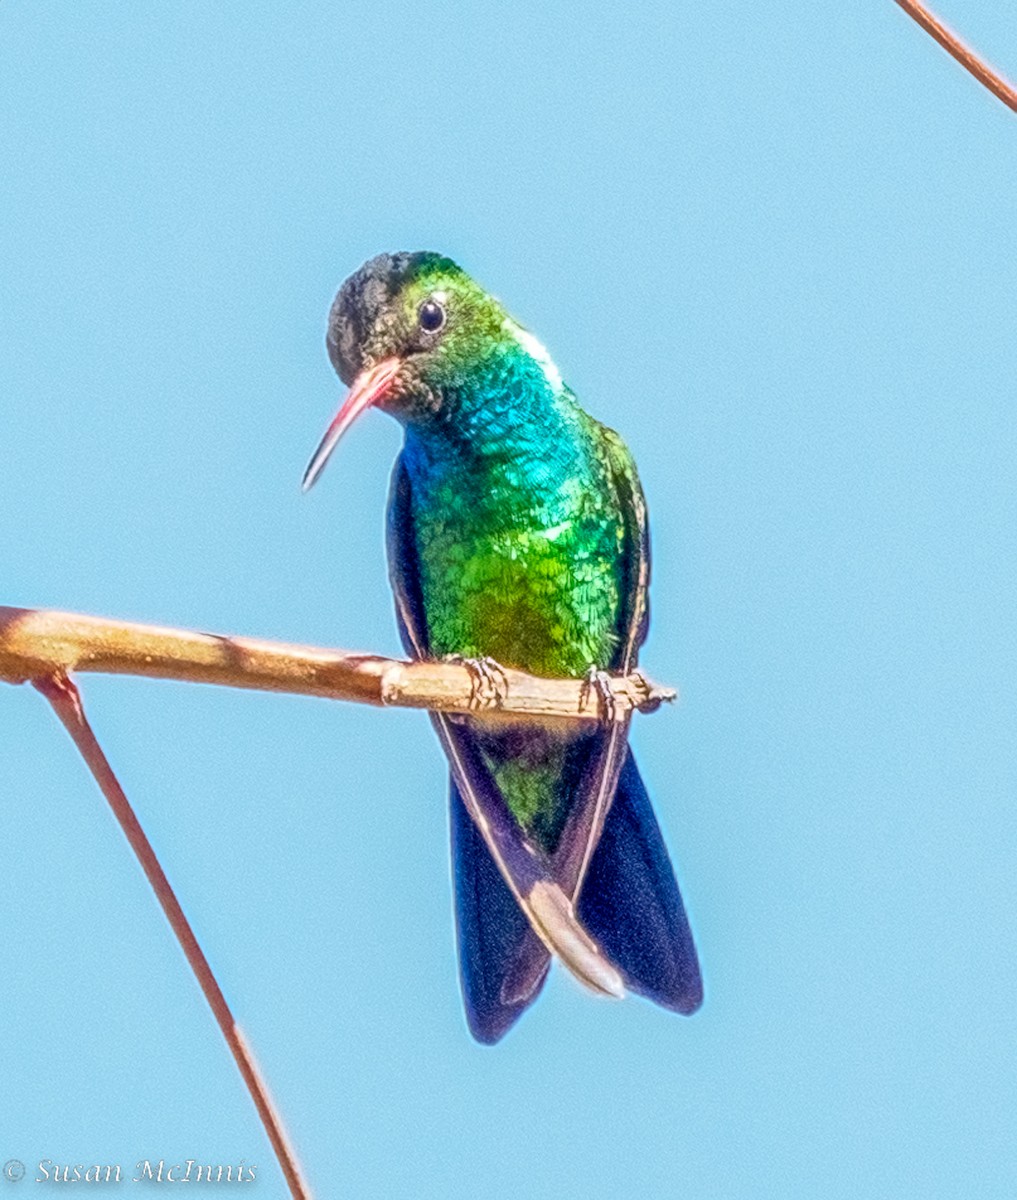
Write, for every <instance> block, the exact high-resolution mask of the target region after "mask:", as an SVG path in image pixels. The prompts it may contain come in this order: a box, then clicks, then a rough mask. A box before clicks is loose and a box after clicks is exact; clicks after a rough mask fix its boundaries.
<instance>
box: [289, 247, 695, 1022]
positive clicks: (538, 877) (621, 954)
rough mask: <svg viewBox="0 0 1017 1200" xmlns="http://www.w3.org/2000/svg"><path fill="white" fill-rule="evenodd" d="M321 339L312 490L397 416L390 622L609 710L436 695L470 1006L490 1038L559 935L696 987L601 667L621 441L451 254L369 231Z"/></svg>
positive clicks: (626, 455)
mask: <svg viewBox="0 0 1017 1200" xmlns="http://www.w3.org/2000/svg"><path fill="white" fill-rule="evenodd" d="M326 345H327V349H328V354H329V358H330V359H331V362H332V365H333V366H334V368H335V370H336V372H337V373H338V375H339V377H340V379H341V380H342V382H343V383H344V384H346V386H347V387H348V389H349V391H348V393H347V395H346V397H345V400H344V401H343V403H342V405H341V407H340V408H339V411H338V413H337V414H336V416H335V418H334V420H333V421H332V423H331V424H330V425H329V427H328V428H327V430H326V432H325V434H324V436H323V438H322V440H321V443H320V444H319V446H318V448H317V450H316V451H315V453H314V455H313V456H312V458H311V461H310V463H309V465H308V467H307V471H306V473H305V475H304V480H303V487H304V490H305V491H306V490H307V489H308V488H310V487H311V486H312V484H313V483H314V482H315V480H316V479H317V478H318V476H319V474H320V473H321V471H322V469H323V468H324V466H325V463H326V461H327V460H328V458H329V456H330V455H331V454H332V452H333V450H334V449H335V447H336V445H337V444H338V442H339V440H340V439H341V438H342V436H343V434H344V433H345V432H346V430H347V429H349V427H350V426H351V425H352V424H353V422H354V421H355V420H356V419H357V418H358V417H359V416H360V415H361V414H362V413H364V412H365V411H366V410H368V409H369V408H378V409H381V410H382V411H383V412H387V413H389V414H391V415H392V416H393V417H395V418H396V420H398V421H399V422H400V423H401V424H402V426H403V427H404V430H405V437H404V443H403V448H402V451H401V453H400V455H399V457H398V459H397V461H396V464H395V468H394V471H393V475H392V481H391V487H390V493H389V504H388V514H387V527H386V546H387V557H388V567H389V578H390V581H391V585H392V590H393V593H394V597H395V607H396V617H397V623H398V626H399V632H400V636H401V639H402V642H403V645H404V647H405V649H406V652H407V654H409V655H410V656H411V657H413V658H417V659H429V660H443V659H448V660H453V661H458V662H461V663H463V664H465V665H466V666H467V667H468V668H469V669H470V670H471V673H472V674H473V675H474V679H475V684H476V686H478V687H482V686H488V685H490V686H493V687H494V688H495V690H496V691H497V689H498V688H499V686H501V684H502V683H503V682H504V676H503V675H502V669H503V668H515V669H517V670H520V671H525V672H528V673H530V674H533V675H540V676H544V677H553V678H560V677H570V678H583V679H585V680H587V682H588V685H589V686H591V687H595V688H597V690H598V692H599V693H600V695H601V698H602V710H603V712H604V715H605V719H604V720H603V721H601V722H600V723H598V724H597V725H596V727H595V728H594V729H590V728H580V727H579V723H578V722H567V721H561V720H558V721H552V720H544V721H533V720H530V721H526V722H523V721H515V722H508V721H506V720H501V721H499V722H494V721H490V720H485V719H483V718H479V717H470V716H453V715H450V714H443V713H432V714H431V720H432V723H433V725H434V727H435V730H436V732H437V735H438V738H439V741H440V742H441V745H442V747H443V749H444V751H445V754H446V757H447V759H448V763H449V768H450V785H449V806H450V828H451V850H452V870H453V877H454V896H455V912H456V934H457V944H458V952H459V968H460V982H461V987H462V994H463V1002H464V1007H465V1010H466V1017H467V1023H468V1025H469V1028H470V1031H471V1033H472V1034H473V1036H474V1037H475V1038H476V1039H477V1040H478V1041H479V1042H482V1043H488V1044H490V1043H494V1042H497V1041H498V1040H499V1039H500V1038H501V1037H502V1036H503V1035H504V1034H505V1033H506V1032H507V1031H508V1029H509V1028H510V1027H511V1026H512V1025H513V1024H514V1023H515V1021H516V1020H517V1019H518V1018H519V1016H520V1015H521V1014H522V1013H523V1012H524V1011H525V1009H526V1008H527V1007H528V1006H529V1005H530V1004H531V1003H532V1002H533V1001H534V999H536V996H537V995H538V993H539V992H540V989H541V987H542V986H543V983H544V980H545V979H546V977H547V973H548V967H549V964H550V962H551V959H552V957H557V958H558V959H559V960H560V961H561V962H562V963H563V964H564V965H565V966H566V967H567V968H568V969H569V970H570V971H571V972H572V973H573V974H574V975H575V976H576V977H577V978H578V979H579V980H580V981H581V982H582V983H583V984H585V985H586V986H587V987H588V988H589V989H590V990H592V991H594V992H597V993H599V994H602V995H608V996H621V995H623V994H624V993H625V991H626V989H630V990H632V991H634V992H637V993H639V994H642V995H644V996H646V997H648V998H649V999H651V1000H653V1001H655V1002H656V1003H657V1004H660V1005H662V1006H664V1007H665V1008H668V1009H671V1010H673V1011H676V1012H680V1013H692V1012H694V1011H695V1010H696V1009H697V1008H698V1007H699V1005H700V1004H701V1003H702V996H703V989H702V980H701V976H700V970H699V963H698V959H697V956H696V950H695V945H694V942H693V938H692V932H691V930H690V927H689V922H688V918H687V916H686V912H685V907H684V904H683V902H682V897H681V893H680V891H679V888H678V884H677V882H676V879H675V874H674V870H673V868H672V865H671V861H670V858H669V856H668V852H667V848H666V846H665V844H664V841H663V838H662V835H661V832H660V828H659V826H658V824H657V820H656V817H655V816H654V812H653V808H652V807H651V804H650V800H649V797H648V795H647V792H646V788H645V787H644V785H643V781H642V778H641V776H640V773H639V770H638V768H637V766H636V763H635V760H634V758H633V756H632V751H631V749H630V748H629V747H628V718H627V717H621V718H618V717H616V715H615V714H614V713H613V712H612V711H611V705H610V703H609V700H610V693H609V691H608V690H607V689H606V688H605V687H604V684H605V680H606V675H605V673H606V672H614V673H623V674H627V673H629V672H631V671H633V670H635V668H636V665H637V657H638V652H639V648H640V646H641V644H642V642H643V641H644V639H645V637H646V631H647V627H648V623H649V607H648V596H647V591H648V585H649V573H650V552H649V531H648V525H647V515H646V504H645V500H644V497H643V492H642V488H641V486H640V483H639V477H638V475H637V473H636V467H635V463H634V461H633V459H632V455H631V453H630V452H629V450H628V448H627V447H626V445H625V443H624V442H623V441H622V439H621V438H620V437H619V436H618V434H616V433H615V432H614V431H613V430H611V429H608V428H607V427H606V426H604V425H602V424H600V423H599V422H598V421H596V420H595V419H594V418H593V417H592V416H590V415H589V414H588V413H586V412H585V411H584V409H583V408H581V407H580V405H579V402H578V401H577V399H576V397H575V395H574V393H573V392H572V391H571V390H570V388H569V387H568V386H567V385H566V384H565V382H564V380H563V379H562V377H561V374H560V372H559V371H558V368H557V367H556V366H555V364H554V361H553V360H552V358H551V356H550V355H549V353H548V352H547V350H546V349H545V348H544V346H543V345H542V344H541V343H540V342H539V341H538V340H537V338H536V337H535V336H534V335H533V334H532V333H530V332H529V331H528V330H527V329H525V328H524V327H523V326H522V325H520V324H519V323H518V322H517V321H515V320H514V319H513V318H512V317H511V316H510V315H509V314H508V312H506V310H505V309H504V308H503V307H502V305H501V303H500V302H499V301H498V300H496V299H495V298H494V297H493V296H492V295H490V294H489V293H488V292H487V291H485V290H484V288H482V287H481V286H480V285H479V284H477V283H476V282H475V281H474V280H473V279H472V278H471V277H470V276H469V275H468V274H467V273H466V272H465V271H464V270H462V268H460V267H459V266H457V265H456V263H454V262H453V261H452V260H451V259H449V258H446V257H444V256H442V255H440V254H437V253H433V252H429V251H423V252H415V253H406V252H401V253H394V254H380V255H378V256H377V257H375V258H372V259H371V260H370V261H368V262H366V263H365V264H364V265H363V266H362V267H360V269H359V270H357V271H356V272H355V273H354V274H353V275H351V276H350V277H349V278H348V279H347V280H346V282H345V283H343V285H342V287H341V288H340V290H339V292H338V295H337V296H336V298H335V301H334V303H333V305H332V308H331V311H330V313H329V319H328V331H327V336H326Z"/></svg>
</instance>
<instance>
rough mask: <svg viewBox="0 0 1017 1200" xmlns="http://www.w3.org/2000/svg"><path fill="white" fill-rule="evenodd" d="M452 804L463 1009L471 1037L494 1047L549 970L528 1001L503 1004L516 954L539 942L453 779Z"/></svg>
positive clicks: (531, 1001) (523, 1008)
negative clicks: (506, 978) (532, 942)
mask: <svg viewBox="0 0 1017 1200" xmlns="http://www.w3.org/2000/svg"><path fill="white" fill-rule="evenodd" d="M449 802H450V807H451V825H452V871H453V875H454V877H455V896H456V938H457V941H458V943H459V977H460V980H461V982H462V988H463V1004H464V1005H465V1007H466V1021H467V1023H468V1024H469V1027H470V1032H471V1033H472V1034H473V1036H474V1037H475V1038H476V1039H477V1041H478V1042H486V1043H488V1044H489V1045H490V1044H491V1043H493V1042H497V1041H498V1040H499V1039H500V1038H501V1037H503V1036H504V1035H505V1034H506V1033H507V1032H508V1030H509V1028H510V1027H511V1026H512V1025H514V1024H515V1022H516V1021H517V1020H518V1019H519V1017H520V1016H521V1015H522V1013H523V1012H524V1011H525V1010H526V1009H527V1008H528V1007H529V1006H530V1004H532V1003H533V1001H534V1000H535V999H536V998H537V994H538V993H539V992H540V989H541V986H542V985H543V982H544V980H545V979H546V978H547V971H546V969H545V971H544V974H543V975H541V977H540V980H539V982H538V983H537V985H536V987H534V989H533V991H532V992H531V993H530V995H529V996H527V997H526V998H525V999H523V1000H517V1001H515V1002H513V1003H508V1004H507V1003H505V1001H504V1000H503V999H502V984H503V983H504V981H505V977H506V975H507V974H508V972H509V969H510V968H511V966H512V963H513V962H514V961H515V958H516V955H517V954H518V953H519V951H520V949H521V947H522V946H523V945H524V943H525V941H526V939H527V938H532V939H533V940H534V941H535V942H536V941H537V935H536V934H535V933H534V932H533V930H532V929H530V923H529V921H528V920H527V919H526V917H525V916H524V914H523V911H522V909H521V908H520V907H519V905H518V904H516V901H515V897H514V896H513V895H512V893H511V892H510V891H509V889H508V884H506V882H505V880H504V879H502V876H501V872H500V871H499V870H498V868H497V867H496V866H495V864H494V859H493V858H492V857H491V855H490V852H489V851H488V849H487V846H486V845H485V844H484V839H483V838H482V837H481V835H480V832H479V831H478V829H477V827H476V825H474V823H473V818H472V817H471V816H470V814H469V813H468V812H467V811H466V806H465V804H463V801H462V797H461V796H460V795H459V789H458V788H457V787H456V785H455V781H454V780H453V781H451V782H450V787H449Z"/></svg>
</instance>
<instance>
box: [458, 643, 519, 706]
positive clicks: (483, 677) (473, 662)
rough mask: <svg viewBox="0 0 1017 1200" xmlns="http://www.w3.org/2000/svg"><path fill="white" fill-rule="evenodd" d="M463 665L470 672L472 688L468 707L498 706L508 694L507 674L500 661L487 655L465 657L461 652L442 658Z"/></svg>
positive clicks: (459, 665)
mask: <svg viewBox="0 0 1017 1200" xmlns="http://www.w3.org/2000/svg"><path fill="white" fill-rule="evenodd" d="M442 661H443V662H447V663H454V664H455V665H456V666H458V667H465V668H466V669H467V671H469V673H470V679H471V681H472V683H473V688H472V691H471V694H470V708H472V709H474V710H479V709H482V708H500V707H501V704H502V701H503V700H504V699H505V697H506V696H507V695H508V676H507V675H506V674H505V668H504V667H503V666H502V665H501V663H500V662H497V661H496V660H495V659H493V658H490V657H488V656H487V655H486V654H485V655H484V657H483V658H465V657H464V656H463V655H462V654H446V655H445V658H444V659H443V660H442Z"/></svg>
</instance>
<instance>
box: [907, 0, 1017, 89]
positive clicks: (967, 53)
mask: <svg viewBox="0 0 1017 1200" xmlns="http://www.w3.org/2000/svg"><path fill="white" fill-rule="evenodd" d="M895 2H896V3H897V4H899V5H900V7H901V8H902V9H904V11H905V12H906V13H907V14H908V16H909V17H913V18H914V20H916V21H917V22H918V24H919V25H921V27H922V28H923V29H924V30H925V32H926V33H927V34H929V36H930V37H932V38H935V40H936V41H937V42H939V44H940V45H941V46H942V47H943V49H944V50H945V51H946V52H947V54H950V55H952V56H953V57H954V58H955V59H956V60H957V61H958V62H959V63H960V65H961V66H962V67H963V68H964V69H965V70H966V71H970V72H971V74H972V75H974V77H975V78H976V79H977V80H978V82H979V83H980V84H982V85H983V87H987V88H988V89H989V91H990V92H992V94H993V95H994V96H995V97H997V99H999V100H1002V101H1003V103H1004V104H1005V105H1006V106H1007V108H1010V109H1012V110H1013V111H1014V112H1017V91H1015V90H1014V88H1013V86H1012V84H1010V83H1008V82H1007V80H1005V79H1004V78H1003V76H1002V75H1000V73H999V72H998V71H996V70H994V69H993V68H992V67H990V66H989V64H988V63H987V62H985V61H984V59H982V58H980V57H979V56H978V55H977V54H976V53H975V52H974V50H972V49H971V47H970V46H966V45H965V44H964V43H963V42H962V41H961V39H960V38H959V37H958V36H957V35H956V34H955V33H954V32H953V30H951V29H948V28H947V27H946V26H945V25H944V24H943V22H942V21H941V20H940V19H939V18H938V17H937V16H936V15H935V14H934V13H932V12H930V11H929V9H928V8H927V7H926V5H925V4H923V3H922V2H921V0H895Z"/></svg>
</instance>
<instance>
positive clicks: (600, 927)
mask: <svg viewBox="0 0 1017 1200" xmlns="http://www.w3.org/2000/svg"><path fill="white" fill-rule="evenodd" d="M577 912H578V915H579V919H580V921H581V922H582V923H583V925H585V927H586V928H587V929H588V930H589V932H590V934H591V935H592V936H593V937H594V938H596V940H597V941H598V942H599V943H600V945H601V946H602V947H603V950H604V953H605V954H606V955H607V956H608V958H610V960H611V961H612V962H613V963H614V965H615V966H616V967H617V968H618V969H619V970H620V971H621V973H622V975H623V977H624V978H625V982H626V984H627V985H628V986H629V987H630V988H631V989H632V990H633V991H634V992H639V993H640V994H641V995H643V996H646V997H648V998H649V999H650V1000H653V1001H655V1002H656V1003H657V1004H661V1005H663V1006H664V1007H665V1008H670V1009H673V1010H674V1011H675V1012H680V1013H692V1012H695V1011H696V1009H697V1008H698V1007H699V1006H700V1004H702V1002H703V981H702V978H701V975H700V971H699V960H698V958H697V956H696V947H695V944H694V942H693V940H692V930H691V929H690V928H689V921H688V917H687V916H686V914H685V905H684V904H683V903H682V897H681V892H680V891H679V890H678V882H677V880H676V879H675V875H674V869H673V868H672V866H671V860H670V858H669V857H668V853H667V847H666V846H665V845H664V839H663V837H662V836H661V832H660V827H659V825H658V824H657V818H656V817H655V816H654V814H653V808H652V806H651V804H650V798H649V796H648V795H647V794H646V788H645V787H644V785H643V781H642V779H641V778H640V775H639V768H638V767H637V766H636V762H635V759H634V758H633V757H632V750H631V749H629V750H628V751H627V752H626V757H625V764H624V766H623V767H622V770H621V775H620V776H619V779H618V789H617V791H616V792H615V798H614V803H613V804H612V805H611V811H610V812H609V813H608V817H607V821H606V822H605V824H604V831H603V833H602V834H601V837H600V842H599V843H598V845H597V849H596V850H595V851H594V854H593V858H592V860H591V861H590V867H589V870H588V872H587V875H586V880H585V882H584V884H583V889H582V892H581V893H580V896H579V903H578V906H577Z"/></svg>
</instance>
